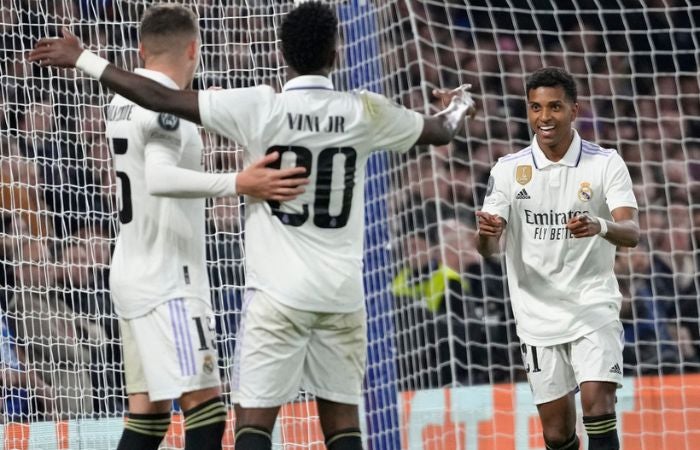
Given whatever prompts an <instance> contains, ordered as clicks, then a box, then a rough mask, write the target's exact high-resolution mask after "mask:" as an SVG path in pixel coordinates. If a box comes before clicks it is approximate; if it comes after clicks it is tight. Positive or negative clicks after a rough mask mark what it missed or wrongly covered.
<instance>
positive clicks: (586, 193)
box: [578, 181, 593, 202]
mask: <svg viewBox="0 0 700 450" xmlns="http://www.w3.org/2000/svg"><path fill="white" fill-rule="evenodd" d="M592 198H593V190H592V189H591V183H589V182H587V181H584V182H582V183H581V187H580V188H578V199H579V200H581V201H582V202H588V201H590V200H591V199H592Z"/></svg>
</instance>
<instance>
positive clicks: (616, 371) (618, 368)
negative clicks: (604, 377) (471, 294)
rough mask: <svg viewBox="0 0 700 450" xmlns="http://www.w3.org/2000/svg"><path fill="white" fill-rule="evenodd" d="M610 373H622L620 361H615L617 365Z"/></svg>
mask: <svg viewBox="0 0 700 450" xmlns="http://www.w3.org/2000/svg"><path fill="white" fill-rule="evenodd" d="M610 373H616V374H618V375H622V371H621V370H620V365H619V364H618V363H615V365H614V366H612V367H611V368H610Z"/></svg>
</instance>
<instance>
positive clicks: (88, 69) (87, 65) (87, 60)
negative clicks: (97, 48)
mask: <svg viewBox="0 0 700 450" xmlns="http://www.w3.org/2000/svg"><path fill="white" fill-rule="evenodd" d="M108 65H109V61H107V60H106V59H104V58H102V57H100V56H97V55H96V54H94V53H92V52H91V51H89V50H83V52H82V53H81V54H80V56H78V59H77V60H76V61H75V68H76V69H79V70H81V71H83V72H84V73H85V74H87V75H89V76H90V77H91V78H94V79H96V80H99V79H100V77H102V74H103V73H104V71H105V69H107V66H108Z"/></svg>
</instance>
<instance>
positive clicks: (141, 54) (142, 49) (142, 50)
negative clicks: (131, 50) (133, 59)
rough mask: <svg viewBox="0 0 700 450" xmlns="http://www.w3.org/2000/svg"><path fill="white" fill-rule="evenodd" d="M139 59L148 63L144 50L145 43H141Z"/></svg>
mask: <svg viewBox="0 0 700 450" xmlns="http://www.w3.org/2000/svg"><path fill="white" fill-rule="evenodd" d="M139 58H141V62H145V61H146V50H145V49H144V48H143V42H139Z"/></svg>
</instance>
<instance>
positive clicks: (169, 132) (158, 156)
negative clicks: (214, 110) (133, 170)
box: [144, 113, 236, 198]
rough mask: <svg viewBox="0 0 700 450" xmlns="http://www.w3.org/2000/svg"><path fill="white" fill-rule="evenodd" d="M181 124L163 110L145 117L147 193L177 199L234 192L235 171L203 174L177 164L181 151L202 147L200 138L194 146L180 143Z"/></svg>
mask: <svg viewBox="0 0 700 450" xmlns="http://www.w3.org/2000/svg"><path fill="white" fill-rule="evenodd" d="M184 125H185V124H183V123H182V122H181V121H180V120H179V119H178V118H177V117H175V116H171V115H169V114H162V113H161V114H155V113H154V114H152V115H151V116H147V117H146V119H145V120H144V141H145V143H146V145H145V146H144V158H145V170H144V171H145V173H144V175H145V178H146V189H147V190H148V193H149V194H151V195H156V196H167V197H176V198H205V197H223V196H229V195H235V194H236V174H231V173H221V174H215V173H204V172H198V171H195V170H190V169H185V168H182V167H178V164H179V162H180V159H181V158H182V152H183V151H188V150H189V151H195V150H197V151H201V148H202V145H201V140H199V145H197V146H192V145H191V144H188V143H185V142H183V140H185V132H184V131H183V128H185V126H184ZM196 137H197V139H199V136H196Z"/></svg>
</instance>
